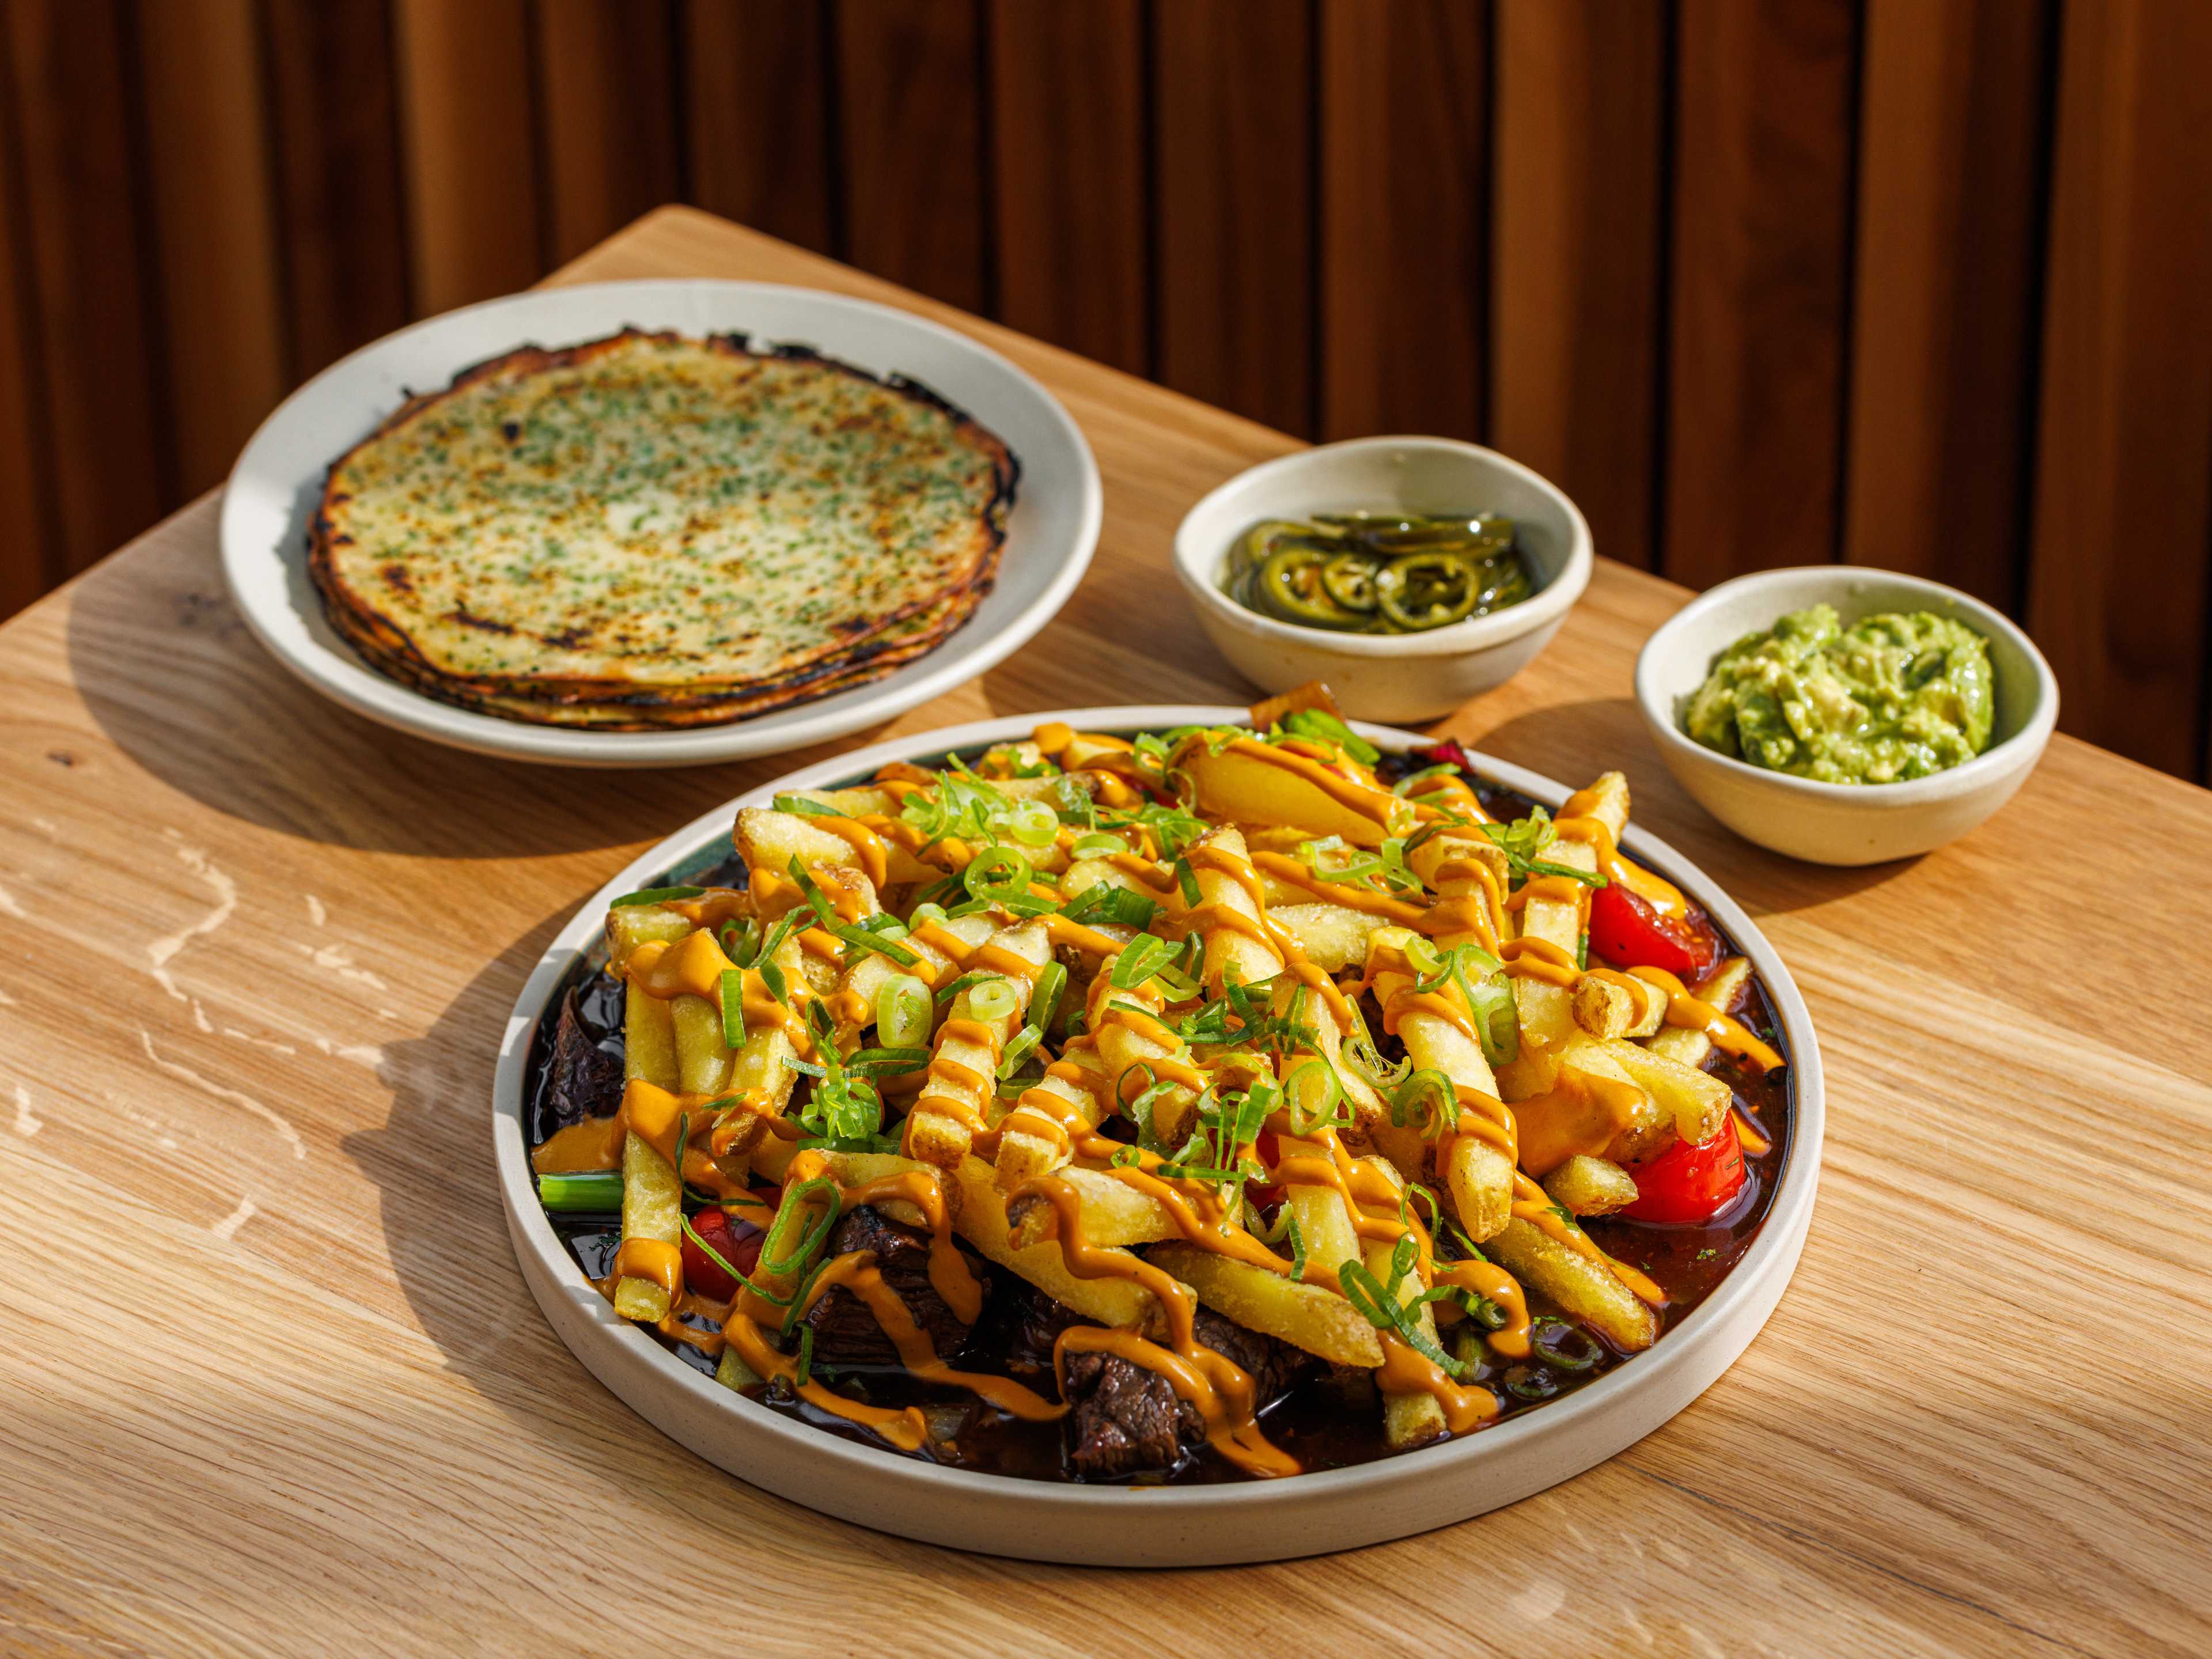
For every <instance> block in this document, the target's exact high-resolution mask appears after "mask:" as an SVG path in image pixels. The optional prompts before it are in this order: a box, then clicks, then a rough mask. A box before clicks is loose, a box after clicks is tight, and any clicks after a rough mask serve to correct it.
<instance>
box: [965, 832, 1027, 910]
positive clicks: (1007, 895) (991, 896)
mask: <svg viewBox="0 0 2212 1659" xmlns="http://www.w3.org/2000/svg"><path fill="white" fill-rule="evenodd" d="M1034 873H1035V872H1034V871H1033V870H1032V869H1031V868H1030V861H1029V860H1027V859H1025V858H1024V857H1023V856H1022V855H1021V854H1019V853H1017V852H1016V851H1014V849H1013V848H1011V847H1006V846H1000V847H987V848H984V849H983V850H982V851H981V852H980V853H978V854H976V855H975V858H974V859H972V860H969V865H968V867H967V868H966V869H965V870H963V871H962V872H960V884H961V885H962V886H963V887H965V888H966V889H967V890H968V896H969V897H970V898H976V899H981V900H983V901H984V902H987V903H992V904H1004V903H1006V902H1008V901H1010V900H1012V899H1016V898H1022V899H1026V898H1028V897H1030V878H1031V876H1032V875H1033V874H1034Z"/></svg>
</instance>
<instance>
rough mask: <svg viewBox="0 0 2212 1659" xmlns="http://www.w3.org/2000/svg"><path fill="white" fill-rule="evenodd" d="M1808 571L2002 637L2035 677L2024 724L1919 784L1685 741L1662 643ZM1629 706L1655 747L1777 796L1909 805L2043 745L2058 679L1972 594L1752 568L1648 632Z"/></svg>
mask: <svg viewBox="0 0 2212 1659" xmlns="http://www.w3.org/2000/svg"><path fill="white" fill-rule="evenodd" d="M1815 573H1817V574H1820V575H1823V576H1826V577H1828V578H1829V579H1830V580H1832V581H1834V582H1835V583H1836V584H1837V586H1838V588H1839V589H1840V588H1843V587H1844V586H1848V584H1850V582H1853V581H1856V580H1872V579H1879V580H1882V581H1885V582H1891V583H1895V584H1898V585H1900V586H1904V587H1906V588H1909V589H1911V590H1912V591H1913V592H1918V593H1921V594H1923V595H1926V596H1927V597H1929V598H1931V599H1942V600H1944V601H1945V602H1946V603H1947V604H1948V605H1949V606H1951V607H1953V608H1954V609H1955V610H1957V611H1960V612H1962V613H1964V614H1963V619H1964V620H1966V621H1967V622H1969V623H1972V626H1973V627H1974V628H1975V629H1978V631H1980V632H1981V633H1982V634H1984V635H1988V636H1990V637H2001V638H2002V639H2004V640H2005V641H2007V642H2008V643H2009V644H2011V645H2012V646H2014V647H2015V648H2016V649H2018V650H2019V651H2020V652H2021V654H2022V655H2023V656H2025V657H2026V658H2027V661H2028V662H2029V664H2030V665H2032V666H2033V668H2034V671H2035V702H2034V703H2033V705H2032V706H2031V707H2030V708H2029V709H2028V711H2027V719H2026V720H2022V721H2021V726H2020V729H2019V730H2018V731H2017V732H2014V733H2012V735H2011V736H2009V737H2005V738H1999V739H1997V741H1996V742H1995V743H1993V744H1990V746H1989V747H1988V748H1987V749H1984V750H1983V751H1982V752H1981V753H1980V754H1978V755H1977V756H1975V757H1973V759H1972V760H1970V761H1966V762H1964V763H1961V764H1960V765H1957V766H1952V767H1946V768H1945V769H1943V770H1942V771H1940V772H1931V773H1929V775H1927V776H1926V777H1924V778H1905V779H1902V780H1899V781H1896V782H1893V783H1830V782H1828V781H1826V780H1825V779H1821V778H1801V777H1799V776H1797V775H1796V774H1795V773H1790V772H1776V771H1772V770H1770V769H1767V768H1766V767H1764V766H1753V764H1752V763H1750V762H1749V761H1743V760H1738V759H1737V758H1736V757H1735V756H1733V755H1723V753H1721V751H1720V750H1717V749H1708V748H1706V747H1705V744H1701V743H1699V742H1698V741H1696V740H1695V739H1694V738H1692V737H1691V736H1690V735H1689V734H1688V733H1687V732H1684V731H1683V730H1682V729H1681V727H1680V726H1679V725H1678V724H1677V723H1676V721H1675V718H1674V701H1675V696H1676V695H1677V694H1675V693H1674V692H1670V691H1668V690H1666V689H1665V688H1663V687H1662V686H1661V685H1660V684H1658V680H1659V669H1658V661H1657V657H1658V652H1659V649H1660V646H1661V643H1662V641H1665V640H1666V639H1667V638H1668V635H1672V634H1674V633H1676V632H1678V631H1679V630H1680V629H1685V628H1686V627H1688V626H1690V625H1692V624H1693V623H1697V622H1699V620H1701V619H1702V618H1703V617H1705V615H1706V614H1707V613H1709V612H1711V611H1714V610H1716V609H1717V608H1718V607H1719V606H1720V605H1723V604H1724V603H1726V602H1727V601H1728V600H1729V599H1731V598H1733V597H1735V595H1736V594H1738V593H1741V592H1749V591H1752V590H1754V589H1758V588H1764V587H1770V586H1778V585H1779V584H1780V583H1782V582H1783V581H1784V580H1789V579H1790V578H1793V577H1802V576H1806V575H1809V574H1815ZM1808 602H1809V601H1808ZM1798 608H1802V606H1800V607H1798ZM1778 614H1779V613H1778ZM1770 625H1771V624H1770ZM1708 660H1709V661H1710V659H1708ZM1992 666H1993V667H1994V665H1992ZM1636 702H1637V706H1638V708H1640V709H1641V710H1642V711H1643V714H1644V724H1645V725H1646V726H1650V728H1651V731H1652V732H1653V734H1654V735H1655V736H1656V737H1657V738H1658V739H1659V741H1660V742H1661V744H1662V745H1664V746H1666V747H1668V748H1670V749H1672V750H1674V752H1675V753H1677V754H1683V755H1692V756H1694V757H1697V758H1698V759H1699V760H1701V761H1706V762H1711V763H1717V764H1718V765H1720V766H1723V767H1725V768H1728V769H1730V770H1732V771H1734V772H1735V773H1737V774H1738V775H1741V776H1743V777H1747V778H1757V779H1758V780H1759V781H1761V782H1762V783H1766V784H1770V785H1772V786H1774V787H1777V788H1778V789H1781V790H1783V791H1784V793H1792V794H1797V795H1802V796H1803V797H1805V798H1807V799H1818V800H1827V801H1839V802H1840V801H1850V802H1857V803H1860V804H1863V805H1883V806H1911V805H1916V804H1917V803H1919V802H1922V801H1927V800H1934V799H1942V798H1944V797H1947V796H1949V795H1952V794H1954V793H1959V792H1960V791H1961V790H1963V789H1965V788H1967V787H1971V786H1972V785H1973V784H1975V783H1977V782H1981V781H1990V780H1993V779H1995V778H1996V777H1997V776H1998V775H2001V774H2002V773H2005V772H2007V771H2009V770H2010V769H2012V768H2013V767H2014V766H2015V764H2017V763H2019V762H2020V761H2021V758H2022V757H2023V756H2025V757H2028V758H2031V759H2032V758H2033V755H2034V754H2036V753H2038V752H2039V751H2040V750H2042V748H2043V746H2044V745H2045V744H2046V743H2047V742H2049V741H2050V738H2051V732H2052V731H2053V730H2054V729H2056V727H2057V724H2058V676H2057V674H2055V673H2054V672H2052V671H2051V665H2050V663H2049V662H2048V661H2046V660H2045V658H2044V655H2043V653H2042V652H2041V651H2040V650H2039V649H2038V648H2037V647H2036V643H2035V641H2033V640H2032V639H2030V638H2029V637H2028V636H2027V630H2025V629H2022V628H2021V626H2020V624H2019V623H2015V621H2013V619H2012V618H2011V617H2008V616H2006V615H2005V614H2004V612H2003V611H1999V610H1997V609H1996V607H1995V606H1993V605H1988V604H1985V603H1984V602H1983V601H1982V600H1980V599H1976V598H1975V597H1974V596H1973V595H1972V594H1971V593H1965V592H1960V590H1959V589H1957V588H1955V587H1949V586H1945V585H1944V584H1943V583H1942V582H1939V581H1931V580H1929V578H1927V577H1925V576H1914V575H1910V574H1907V573H1905V572H1904V571H1902V570H1882V569H1879V568H1876V567H1875V566H1872V565H1855V564H1796V565H1787V566H1784V568H1781V569H1778V570H1754V571H1752V572H1751V573H1750V574H1747V575H1742V576H1735V577H1731V578H1730V579H1729V580H1727V581H1724V582H1722V583H1720V584H1719V585H1718V586H1714V587H1709V588H1707V589H1706V590H1705V592H1703V593H1700V594H1699V595H1698V597H1697V598H1695V599H1692V600H1691V601H1690V602H1689V604H1687V605H1684V606H1683V607H1682V608H1681V609H1680V611H1676V612H1675V613H1674V615H1673V616H1671V617H1668V619H1667V620H1666V621H1665V622H1663V623H1660V624H1659V626H1658V627H1657V628H1656V629H1653V630H1652V632H1651V637H1650V639H1648V640H1646V641H1644V648H1643V649H1642V650H1641V651H1639V652H1638V653H1637V656H1636Z"/></svg>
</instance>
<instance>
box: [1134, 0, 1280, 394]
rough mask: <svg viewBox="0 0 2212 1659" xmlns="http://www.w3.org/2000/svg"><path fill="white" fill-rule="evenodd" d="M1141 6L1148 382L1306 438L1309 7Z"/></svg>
mask: <svg viewBox="0 0 2212 1659" xmlns="http://www.w3.org/2000/svg"><path fill="white" fill-rule="evenodd" d="M1153 45H1154V52H1153V70H1152V73H1153V87H1154V93H1153V102H1154V106H1155V107H1154V118H1155V121H1156V135H1157V136H1156V138H1155V141H1154V142H1155V147H1156V157H1157V159H1156V161H1155V163H1154V169H1153V173H1154V178H1155V180H1156V183H1157V188H1158V227H1159V243H1158V251H1157V253H1156V255H1155V258H1156V259H1157V261H1158V270H1159V277H1158V287H1159V318H1158V337H1159V345H1158V373H1159V378H1160V379H1161V380H1164V381H1165V382H1166V383H1167V384H1168V385H1170V386H1174V387H1175V388H1176V390H1177V391H1180V392H1189V393H1190V394H1191V395H1192V396H1193V397H1195V398H1205V399H1206V401H1207V402H1209V403H1216V404H1223V405H1225V406H1226V407H1227V408H1230V409H1233V410H1237V413H1239V414H1242V415H1249V416H1251V417H1252V418H1253V419H1255V420H1258V421H1265V422H1267V424H1269V425H1270V426H1277V427H1280V428H1283V429H1284V430H1285V431H1288V432H1295V433H1297V434H1300V435H1305V436H1310V435H1312V432H1313V429H1314V415H1315V409H1314V357H1315V352H1314V316H1315V298H1314V283H1313V269H1314V181H1313V171H1312V165H1313V153H1314V139H1315V127H1314V113H1313V107H1312V100H1311V98H1310V94H1309V88H1311V87H1312V85H1313V83H1314V61H1313V33H1312V19H1311V15H1310V9H1309V8H1308V7H1307V6H1305V5H1304V4H1297V3H1289V0H1176V3H1173V4H1170V5H1164V6H1161V7H1160V8H1158V10H1157V12H1156V13H1155V22H1154V34H1153Z"/></svg>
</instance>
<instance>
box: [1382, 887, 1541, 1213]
mask: <svg viewBox="0 0 2212 1659" xmlns="http://www.w3.org/2000/svg"><path fill="white" fill-rule="evenodd" d="M1412 939H1413V934H1412V933H1411V932H1410V931H1409V930H1407V929H1405V928H1379V929H1377V930H1376V934H1375V944H1376V945H1377V946H1389V947H1391V948H1393V949H1395V950H1397V951H1403V950H1404V949H1405V948H1406V946H1407V944H1408V943H1410V942H1411V941H1412ZM1410 983H1411V980H1410V977H1409V976H1408V975H1405V974H1403V973H1398V972H1394V971H1390V970H1389V969H1385V970H1383V971H1382V972H1380V973H1377V974H1376V976H1375V994H1376V999H1377V1000H1380V1001H1383V1002H1386V1003H1387V1001H1388V1000H1389V998H1390V997H1391V996H1392V995H1394V994H1397V993H1399V992H1400V991H1401V990H1403V988H1404V987H1406V986H1407V985H1408V984H1410ZM1453 995H1454V998H1455V999H1456V991H1455V992H1454V993H1453ZM1398 1036H1399V1038H1400V1040H1401V1041H1402V1042H1404V1043H1405V1045H1406V1057H1407V1059H1408V1060H1412V1061H1413V1065H1414V1066H1415V1067H1416V1068H1417V1069H1419V1070H1421V1071H1430V1072H1439V1073H1443V1077H1444V1078H1445V1079H1446V1080H1447V1081H1449V1082H1450V1083H1452V1084H1454V1085H1464V1086H1465V1087H1467V1088H1469V1089H1473V1090H1474V1091H1477V1092H1479V1093H1481V1094H1486V1095H1495V1094H1497V1093H1498V1077H1497V1074H1496V1073H1493V1072H1492V1070H1491V1068H1490V1061H1489V1059H1488V1058H1487V1057H1486V1055H1485V1054H1483V1052H1482V1043H1481V1041H1480V1039H1479V1038H1477V1037H1475V1036H1473V1035H1472V1034H1471V1033H1469V1032H1468V1031H1466V1030H1462V1029H1461V1027H1460V1026H1459V1025H1458V1024H1455V1023H1454V1022H1453V1021H1451V1020H1449V1019H1446V1018H1443V1017H1442V1016H1440V1015H1437V1014H1429V1013H1421V1012H1413V1011H1408V1012H1406V1013H1405V1014H1403V1015H1402V1016H1401V1017H1400V1018H1399V1021H1398ZM1376 1144H1377V1145H1378V1146H1382V1147H1383V1150H1384V1151H1385V1152H1392V1151H1394V1150H1397V1151H1407V1150H1408V1149H1407V1145H1406V1143H1405V1141H1404V1138H1403V1134H1402V1132H1401V1133H1398V1134H1397V1135H1395V1136H1394V1137H1392V1138H1390V1139H1383V1138H1381V1137H1379V1136H1378V1138H1377V1140H1376ZM1393 1161H1394V1162H1398V1163H1399V1164H1400V1167H1401V1169H1402V1168H1403V1167H1404V1166H1403V1163H1402V1160H1401V1159H1394V1160H1393ZM1425 1163H1426V1164H1427V1165H1428V1166H1429V1168H1432V1167H1433V1164H1434V1158H1433V1154H1431V1156H1430V1157H1429V1158H1427V1159H1426V1160H1425ZM1444 1164H1445V1170H1444V1172H1443V1173H1444V1175H1445V1178H1446V1184H1447V1185H1448V1186H1449V1188H1450V1191H1451V1195H1452V1204H1453V1207H1454V1208H1455V1209H1456V1210H1457V1211H1458V1212H1459V1225H1461V1226H1462V1227H1463V1228H1465V1229H1466V1230H1467V1234H1468V1237H1470V1238H1472V1239H1474V1241H1475V1242H1476V1243H1481V1241H1482V1240H1484V1239H1486V1238H1488V1237H1492V1235H1493V1234H1495V1233H1496V1232H1497V1231H1498V1229H1499V1228H1501V1227H1503V1226H1504V1225H1505V1223H1506V1221H1507V1219H1508V1218H1510V1216H1511V1215H1512V1213H1513V1160H1512V1158H1510V1157H1508V1156H1507V1155H1506V1154H1505V1153H1504V1152H1503V1151H1501V1150H1500V1149H1499V1148H1498V1147H1496V1146H1492V1145H1491V1144H1490V1143H1489V1142H1488V1141H1486V1140H1484V1139H1481V1138H1480V1136H1477V1135H1461V1136H1458V1137H1457V1138H1455V1139H1454V1140H1453V1141H1452V1142H1451V1145H1450V1147H1449V1151H1448V1152H1446V1154H1445V1156H1444ZM1429 1168H1423V1169H1418V1170H1413V1171H1412V1172H1411V1173H1412V1174H1413V1176H1415V1178H1416V1179H1425V1178H1426V1177H1427V1176H1428V1173H1429Z"/></svg>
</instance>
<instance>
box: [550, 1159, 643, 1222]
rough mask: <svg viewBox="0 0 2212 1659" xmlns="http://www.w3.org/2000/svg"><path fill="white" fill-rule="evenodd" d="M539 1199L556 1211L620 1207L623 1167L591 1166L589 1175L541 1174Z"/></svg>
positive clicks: (607, 1210) (598, 1209)
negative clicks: (621, 1168)
mask: <svg viewBox="0 0 2212 1659" xmlns="http://www.w3.org/2000/svg"><path fill="white" fill-rule="evenodd" d="M622 1201H623V1178H622V1171H621V1170H592V1172H591V1173H590V1174H588V1175H549V1176H538V1202H539V1203H540V1204H542V1205H544V1206H545V1207H546V1208H547V1209H548V1210H550V1211H553V1212H556V1214H557V1213H561V1212H568V1211H606V1212H612V1211H616V1210H619V1209H620V1208H622Z"/></svg>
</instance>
